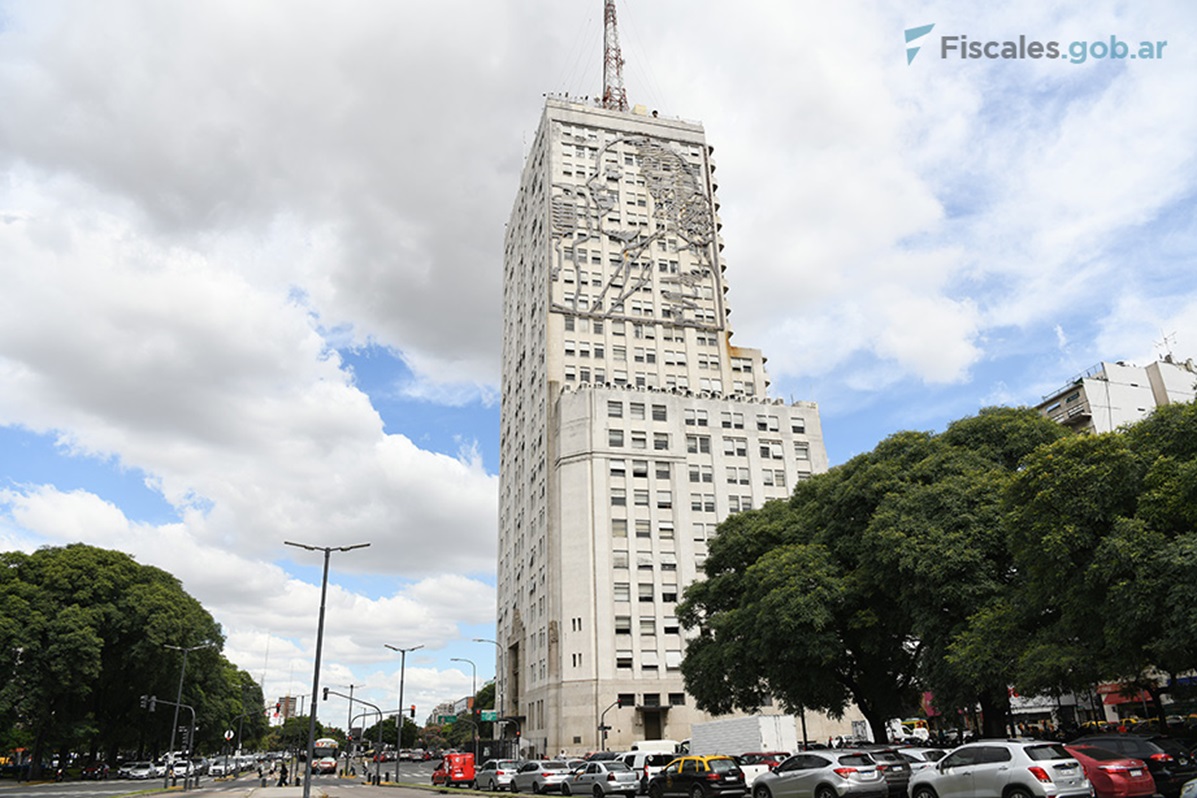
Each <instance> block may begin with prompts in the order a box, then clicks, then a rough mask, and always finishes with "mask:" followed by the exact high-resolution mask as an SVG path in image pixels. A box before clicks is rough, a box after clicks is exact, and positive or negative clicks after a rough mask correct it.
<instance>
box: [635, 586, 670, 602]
mask: <svg viewBox="0 0 1197 798" xmlns="http://www.w3.org/2000/svg"><path fill="white" fill-rule="evenodd" d="M641 587H643V585H641ZM650 587H651V586H650ZM640 600H641V601H644V597H643V596H641V597H640ZM649 601H652V599H651V598H650V599H649ZM661 601H669V602H672V601H677V585H665V586H664V587H663V588H662V590H661Z"/></svg>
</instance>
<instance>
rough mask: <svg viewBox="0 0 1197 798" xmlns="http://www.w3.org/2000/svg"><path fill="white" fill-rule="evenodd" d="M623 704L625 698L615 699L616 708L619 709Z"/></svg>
mask: <svg viewBox="0 0 1197 798" xmlns="http://www.w3.org/2000/svg"><path fill="white" fill-rule="evenodd" d="M622 706H623V699H622V698H616V699H615V708H616V709H619V708H620V707H622Z"/></svg>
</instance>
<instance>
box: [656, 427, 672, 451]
mask: <svg viewBox="0 0 1197 798" xmlns="http://www.w3.org/2000/svg"><path fill="white" fill-rule="evenodd" d="M668 448H669V433H668V432H654V433H653V449H654V450H655V451H658V452H663V451H665V450H666V449H668Z"/></svg>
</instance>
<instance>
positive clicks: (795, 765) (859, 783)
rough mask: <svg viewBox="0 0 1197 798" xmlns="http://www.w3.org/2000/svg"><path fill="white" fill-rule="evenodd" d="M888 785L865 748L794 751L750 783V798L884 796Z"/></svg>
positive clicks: (852, 797)
mask: <svg viewBox="0 0 1197 798" xmlns="http://www.w3.org/2000/svg"><path fill="white" fill-rule="evenodd" d="M888 795H889V785H888V783H887V782H886V780H885V776H884V775H882V773H881V771H880V770H878V769H877V763H876V762H874V761H873V758H872V757H871V756H869V754H868V753H867V752H865V751H854V750H843V749H841V750H834V749H828V750H820V751H806V752H803V753H799V754H795V755H794V756H792V757H790V758H789V759H787V760H785V761H784V762H782V763H781V764H780V765H778V766H777V767H776V768H775V769H774V770H773V771H771V772H769V773H762V774H761V775H760V776H758V777H757V779H756V782H755V783H754V784H753V785H752V796H753V798H848V796H851V798H887V796H888Z"/></svg>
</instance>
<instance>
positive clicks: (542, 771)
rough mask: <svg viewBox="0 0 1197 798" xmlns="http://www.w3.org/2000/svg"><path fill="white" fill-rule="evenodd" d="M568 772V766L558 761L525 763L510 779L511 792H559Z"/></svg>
mask: <svg viewBox="0 0 1197 798" xmlns="http://www.w3.org/2000/svg"><path fill="white" fill-rule="evenodd" d="M570 772H571V771H570V768H569V765H567V764H566V763H565V762H563V761H561V760H559V759H549V760H546V761H539V760H533V761H531V762H525V763H524V764H522V765H520V768H519V770H517V771H516V772H515V776H513V777H512V779H511V791H512V792H533V793H538V794H539V793H542V792H549V791H560V790H561V783H562V782H563V781H565V780H566V778H568V777H569V774H570Z"/></svg>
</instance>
